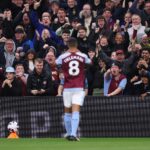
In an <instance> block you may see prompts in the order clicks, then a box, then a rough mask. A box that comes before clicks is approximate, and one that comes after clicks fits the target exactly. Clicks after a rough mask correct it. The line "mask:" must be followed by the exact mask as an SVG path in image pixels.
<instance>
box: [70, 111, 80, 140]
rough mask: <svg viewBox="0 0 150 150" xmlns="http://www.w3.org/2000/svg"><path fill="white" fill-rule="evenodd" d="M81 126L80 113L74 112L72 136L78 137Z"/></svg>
mask: <svg viewBox="0 0 150 150" xmlns="http://www.w3.org/2000/svg"><path fill="white" fill-rule="evenodd" d="M78 126H79V112H73V113H72V120H71V129H72V130H71V135H72V136H75V137H76V135H77V129H78Z"/></svg>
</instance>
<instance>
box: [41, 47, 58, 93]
mask: <svg viewBox="0 0 150 150" xmlns="http://www.w3.org/2000/svg"><path fill="white" fill-rule="evenodd" d="M45 61H46V62H47V63H48V65H49V66H48V65H44V69H45V71H46V72H48V74H50V73H51V74H50V75H51V76H52V84H53V89H54V93H53V94H52V95H53V96H56V95H57V91H58V85H59V72H58V69H57V66H56V62H55V61H56V57H55V53H54V51H52V50H51V49H50V50H49V52H48V53H47V55H46V57H45ZM49 67H50V68H49Z"/></svg>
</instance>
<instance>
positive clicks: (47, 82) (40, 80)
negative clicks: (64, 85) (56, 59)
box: [27, 70, 53, 96]
mask: <svg viewBox="0 0 150 150" xmlns="http://www.w3.org/2000/svg"><path fill="white" fill-rule="evenodd" d="M41 89H43V90H46V92H45V93H44V94H40V95H38V96H48V95H51V94H52V93H53V87H52V79H51V76H50V75H48V74H47V73H46V72H45V71H44V70H43V72H42V73H41V74H40V75H39V74H37V73H36V71H35V70H34V71H33V72H32V73H31V74H29V77H28V80H27V93H28V95H32V93H31V90H39V91H40V90H41Z"/></svg>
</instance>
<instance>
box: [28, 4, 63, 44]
mask: <svg viewBox="0 0 150 150" xmlns="http://www.w3.org/2000/svg"><path fill="white" fill-rule="evenodd" d="M39 6H40V4H38V5H37V6H36V7H35V8H34V10H32V11H31V12H30V20H31V23H32V25H33V26H34V28H35V29H36V30H37V31H38V33H39V36H40V37H41V34H42V31H43V29H44V28H47V29H48V30H49V32H50V34H51V38H52V39H53V40H54V41H55V42H56V43H57V44H58V45H59V44H62V42H61V40H60V39H59V38H58V37H57V36H56V34H55V32H54V31H53V30H52V29H51V15H50V13H49V12H44V13H43V14H42V19H41V22H39V18H38V14H37V12H36V10H37V8H38V7H39ZM60 13H61V12H60Z"/></svg>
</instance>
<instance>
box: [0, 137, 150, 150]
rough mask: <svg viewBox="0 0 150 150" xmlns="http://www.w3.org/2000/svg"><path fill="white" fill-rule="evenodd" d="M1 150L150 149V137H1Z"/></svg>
mask: <svg viewBox="0 0 150 150" xmlns="http://www.w3.org/2000/svg"><path fill="white" fill-rule="evenodd" d="M0 150H150V138H81V141H80V142H70V141H67V140H65V139H52V138H49V139H18V140H10V139H9V140H8V139H0Z"/></svg>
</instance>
